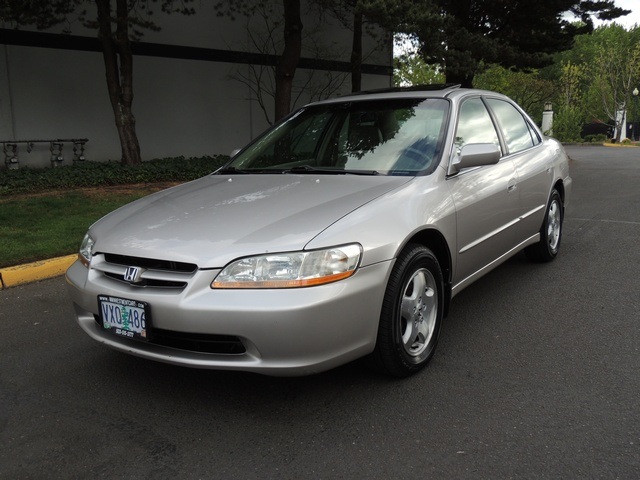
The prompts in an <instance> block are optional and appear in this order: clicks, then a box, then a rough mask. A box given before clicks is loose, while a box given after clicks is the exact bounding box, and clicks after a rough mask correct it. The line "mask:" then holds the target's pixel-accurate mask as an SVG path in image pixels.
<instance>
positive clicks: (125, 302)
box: [98, 295, 151, 341]
mask: <svg viewBox="0 0 640 480" xmlns="http://www.w3.org/2000/svg"><path fill="white" fill-rule="evenodd" d="M98 307H99V308H100V318H101V319H102V328H104V329H105V330H106V331H108V332H110V333H113V334H114V335H118V336H120V337H125V338H132V339H136V340H145V341H146V340H148V332H149V327H150V326H151V325H150V323H151V319H150V317H149V304H148V303H146V302H139V301H137V300H130V299H127V298H120V297H112V296H110V295H98Z"/></svg>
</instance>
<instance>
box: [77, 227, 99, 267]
mask: <svg viewBox="0 0 640 480" xmlns="http://www.w3.org/2000/svg"><path fill="white" fill-rule="evenodd" d="M94 244H95V242H94V241H93V238H91V235H89V234H88V233H87V234H86V235H85V236H84V239H83V240H82V245H80V251H79V252H78V258H79V259H80V261H81V262H82V263H83V264H84V266H85V267H88V266H89V264H90V263H91V257H92V256H93V245H94Z"/></svg>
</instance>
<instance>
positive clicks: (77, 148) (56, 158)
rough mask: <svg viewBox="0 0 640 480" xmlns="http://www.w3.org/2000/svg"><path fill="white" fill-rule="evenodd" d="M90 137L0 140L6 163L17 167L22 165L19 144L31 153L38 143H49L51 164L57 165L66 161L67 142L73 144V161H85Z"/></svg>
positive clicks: (9, 166) (10, 167) (14, 167)
mask: <svg viewBox="0 0 640 480" xmlns="http://www.w3.org/2000/svg"><path fill="white" fill-rule="evenodd" d="M88 141H89V139H88V138H56V139H52V140H0V143H1V144H2V152H3V153H4V164H5V166H6V167H7V168H9V169H17V168H18V167H19V165H20V160H19V158H18V153H19V152H18V146H19V145H21V144H24V145H25V146H26V147H27V148H26V152H27V153H31V151H32V150H33V147H34V145H35V144H36V143H45V144H47V143H48V144H49V152H51V166H52V167H57V166H60V165H62V162H64V155H63V149H64V145H65V143H68V144H69V145H70V146H73V157H72V160H73V163H76V162H84V161H85V160H86V157H85V155H84V149H85V144H86V143H87V142H88Z"/></svg>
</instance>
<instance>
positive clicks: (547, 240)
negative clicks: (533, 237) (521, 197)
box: [524, 188, 564, 262]
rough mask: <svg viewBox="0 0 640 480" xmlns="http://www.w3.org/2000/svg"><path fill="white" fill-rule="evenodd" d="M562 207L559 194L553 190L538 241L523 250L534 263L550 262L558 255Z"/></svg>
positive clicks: (562, 217) (562, 214)
mask: <svg viewBox="0 0 640 480" xmlns="http://www.w3.org/2000/svg"><path fill="white" fill-rule="evenodd" d="M563 219H564V206H563V204H562V197H561V196H560V193H558V191H557V190H556V189H555V188H554V189H553V190H552V191H551V195H550V196H549V202H548V203H547V211H546V213H545V215H544V221H543V222H542V227H541V228H540V241H539V242H538V243H536V244H534V245H530V246H528V247H527V248H526V249H525V251H524V252H525V254H526V255H527V257H528V258H529V259H530V260H533V261H535V262H550V261H551V260H553V259H554V258H556V256H557V255H558V251H559V250H560V240H561V239H562V221H563Z"/></svg>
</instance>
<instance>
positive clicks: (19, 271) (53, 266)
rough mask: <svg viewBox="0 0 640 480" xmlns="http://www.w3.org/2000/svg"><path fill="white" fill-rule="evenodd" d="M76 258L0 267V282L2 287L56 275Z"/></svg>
mask: <svg viewBox="0 0 640 480" xmlns="http://www.w3.org/2000/svg"><path fill="white" fill-rule="evenodd" d="M77 258H78V255H67V256H65V257H58V258H52V259H50V260H42V261H41V262H33V263H27V264H25V265H18V266H15V267H5V268H0V284H1V285H2V288H9V287H15V286H16V285H22V284H24V283H29V282H35V281H37V280H44V279H46V278H52V277H57V276H58V275H62V274H63V273H64V272H66V271H67V268H69V267H70V266H71V264H72V263H73V262H74V261H75V260H76V259H77Z"/></svg>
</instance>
